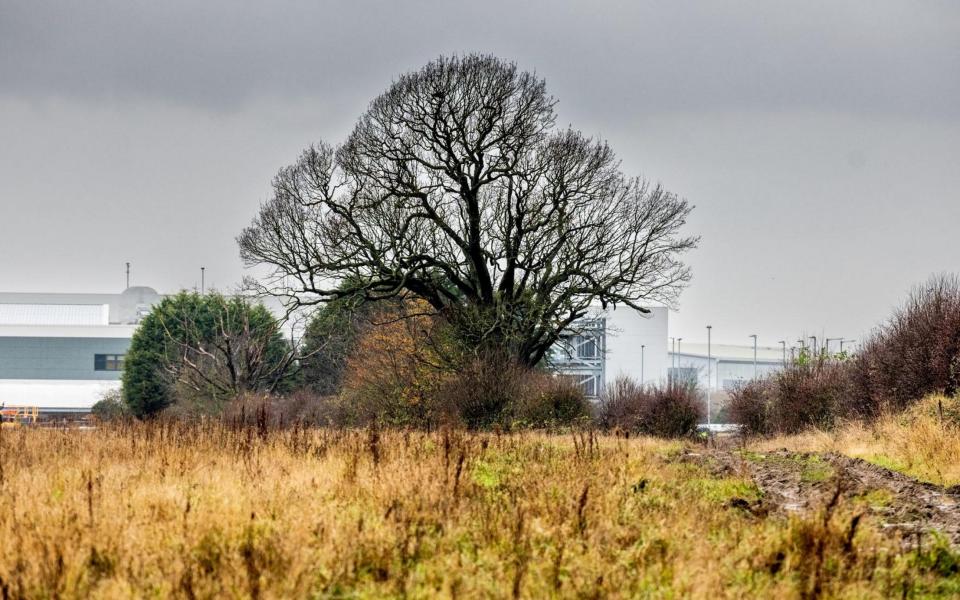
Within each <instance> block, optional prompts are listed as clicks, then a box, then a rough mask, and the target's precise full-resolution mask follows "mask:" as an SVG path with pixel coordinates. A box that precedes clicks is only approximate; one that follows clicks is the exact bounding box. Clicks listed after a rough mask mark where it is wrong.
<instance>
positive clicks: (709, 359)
mask: <svg viewBox="0 0 960 600" xmlns="http://www.w3.org/2000/svg"><path fill="white" fill-rule="evenodd" d="M711 329H713V325H707V426H709V425H710V409H711V408H712V407H711V405H710V388H712V387H713V376H712V374H711V369H710V367H711V363H712V362H713V361H712V357H711V353H710V330H711Z"/></svg>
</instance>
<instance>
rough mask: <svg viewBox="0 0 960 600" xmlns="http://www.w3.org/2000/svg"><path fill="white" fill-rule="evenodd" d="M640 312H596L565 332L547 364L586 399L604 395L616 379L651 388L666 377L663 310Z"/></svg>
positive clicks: (665, 330)
mask: <svg viewBox="0 0 960 600" xmlns="http://www.w3.org/2000/svg"><path fill="white" fill-rule="evenodd" d="M649 311H650V312H648V313H641V312H639V311H637V310H634V309H632V308H629V307H625V306H621V307H617V308H612V307H611V308H609V309H607V310H603V309H600V308H597V309H596V310H594V311H593V312H592V314H590V315H589V316H587V317H584V318H583V319H581V320H580V321H578V322H577V324H576V326H575V327H571V328H570V330H569V331H567V332H566V333H564V335H563V336H562V337H561V339H560V341H559V342H557V344H555V345H554V348H553V351H552V352H551V354H550V357H549V362H550V363H551V364H552V365H553V366H554V367H555V368H556V369H557V370H558V371H559V372H561V373H563V374H566V375H571V376H573V377H575V378H576V379H577V381H578V382H579V383H580V385H581V386H582V387H583V390H584V392H585V393H586V395H587V396H588V397H590V398H596V397H598V396H600V395H601V394H602V393H603V390H604V388H605V387H606V386H607V385H609V384H610V383H612V382H613V381H615V380H616V379H617V378H618V377H629V378H631V379H634V380H636V381H643V382H645V383H655V382H660V381H664V380H665V379H666V377H667V375H668V371H667V369H668V368H669V360H668V355H667V351H666V343H667V321H668V313H669V311H668V310H667V308H665V307H651V308H649Z"/></svg>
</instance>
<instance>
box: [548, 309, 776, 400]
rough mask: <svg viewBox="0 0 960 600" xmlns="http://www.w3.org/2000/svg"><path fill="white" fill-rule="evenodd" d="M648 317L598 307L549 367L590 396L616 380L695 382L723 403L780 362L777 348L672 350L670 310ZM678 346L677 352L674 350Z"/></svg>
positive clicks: (560, 345)
mask: <svg viewBox="0 0 960 600" xmlns="http://www.w3.org/2000/svg"><path fill="white" fill-rule="evenodd" d="M649 310H650V312H649V313H641V312H639V311H636V310H634V309H631V308H627V307H619V308H616V309H613V308H611V309H608V310H601V309H597V310H596V311H594V313H593V314H591V315H590V316H589V317H586V318H584V319H581V320H580V321H579V322H578V323H577V325H576V326H575V327H573V328H571V330H570V332H568V333H567V334H566V335H564V336H563V338H562V339H561V341H560V342H558V343H557V345H556V347H555V348H554V352H553V353H552V355H551V359H550V360H551V363H552V364H553V366H555V367H556V368H557V369H558V370H559V371H560V372H561V373H564V374H567V375H572V376H574V377H576V378H577V379H578V381H579V382H580V383H581V385H582V386H583V389H584V391H585V392H586V393H587V395H588V396H589V397H592V398H595V397H598V396H601V395H602V394H603V390H604V389H605V387H606V386H608V385H610V384H611V383H612V382H613V381H615V380H616V379H617V378H618V377H629V378H631V379H633V380H635V381H637V382H642V383H646V384H662V383H665V382H668V381H671V380H674V381H695V382H696V383H697V384H698V387H699V388H700V389H701V390H704V391H707V390H709V391H711V392H712V393H716V395H717V399H718V401H720V402H722V401H723V396H724V395H725V394H723V392H727V391H729V390H731V389H733V388H734V387H736V386H738V385H741V384H742V383H744V382H746V381H749V380H750V379H753V378H754V377H757V378H762V377H765V376H767V375H769V374H770V373H772V372H774V371H776V370H778V369H781V368H782V367H783V365H784V364H785V360H784V355H783V351H782V349H781V348H771V347H766V346H757V347H756V352H755V351H754V350H755V349H754V347H753V346H752V345H751V346H746V345H745V346H735V345H729V344H712V345H710V347H709V348H708V346H707V344H699V343H683V342H682V340H681V343H680V344H676V341H675V340H674V344H675V345H674V348H676V350H675V351H674V350H673V349H671V342H670V339H669V338H668V334H667V329H668V318H669V311H668V310H667V309H666V308H664V307H651V308H650V309H649ZM677 346H679V348H677Z"/></svg>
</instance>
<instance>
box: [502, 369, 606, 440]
mask: <svg viewBox="0 0 960 600" xmlns="http://www.w3.org/2000/svg"><path fill="white" fill-rule="evenodd" d="M525 380H526V385H524V386H523V387H522V389H521V393H520V394H519V395H518V396H517V397H516V398H515V399H514V400H513V401H512V402H511V405H510V407H509V413H510V417H511V425H512V426H513V427H537V428H551V427H558V426H564V425H570V424H573V423H577V422H584V421H587V420H589V418H590V413H591V410H590V403H589V401H588V400H587V398H586V396H585V395H584V393H583V388H582V387H580V385H578V384H577V382H576V381H574V380H573V378H571V377H568V376H563V375H552V374H550V373H546V372H543V371H528V372H527V374H526V376H525Z"/></svg>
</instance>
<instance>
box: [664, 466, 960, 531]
mask: <svg viewBox="0 0 960 600" xmlns="http://www.w3.org/2000/svg"><path fill="white" fill-rule="evenodd" d="M682 460H690V461H695V462H699V463H701V464H704V465H705V466H708V467H709V468H710V469H711V470H713V471H714V472H715V473H716V474H717V475H724V474H727V475H729V474H738V475H741V476H747V477H750V478H751V479H752V480H753V481H754V483H755V484H756V485H757V487H758V488H759V489H760V491H761V493H762V499H761V500H760V501H757V502H753V503H750V502H739V503H738V505H739V506H740V507H741V508H744V509H746V510H750V511H751V512H754V513H755V514H758V515H768V514H771V513H773V514H791V513H805V512H813V511H817V510H820V509H822V508H823V507H824V506H826V505H827V504H828V503H829V502H830V501H831V499H832V498H833V497H834V496H839V498H840V499H841V500H842V501H843V502H846V503H854V504H855V505H856V506H858V507H862V510H863V511H866V512H869V513H871V514H874V515H876V516H877V517H878V518H879V520H880V521H881V523H883V527H884V529H886V530H888V531H890V533H891V534H895V535H900V536H901V538H902V539H903V540H904V543H906V544H910V545H913V544H921V543H923V539H924V538H925V537H927V535H926V534H930V533H932V532H934V531H938V532H940V534H942V535H944V536H946V538H947V539H949V540H950V542H951V544H953V545H955V546H960V486H954V487H952V488H943V487H940V486H937V485H934V484H930V483H925V482H922V481H918V480H916V479H913V478H911V477H908V476H906V475H903V474H901V473H897V472H895V471H891V470H889V469H885V468H883V467H880V466H877V465H874V464H871V463H868V462H866V461H864V460H861V459H858V458H850V457H848V456H843V455H839V454H833V453H824V454H820V453H804V452H791V451H788V450H785V449H783V450H777V451H774V452H764V453H758V452H749V451H745V450H732V449H691V450H689V451H688V452H686V453H685V454H684V455H683V457H682Z"/></svg>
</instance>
